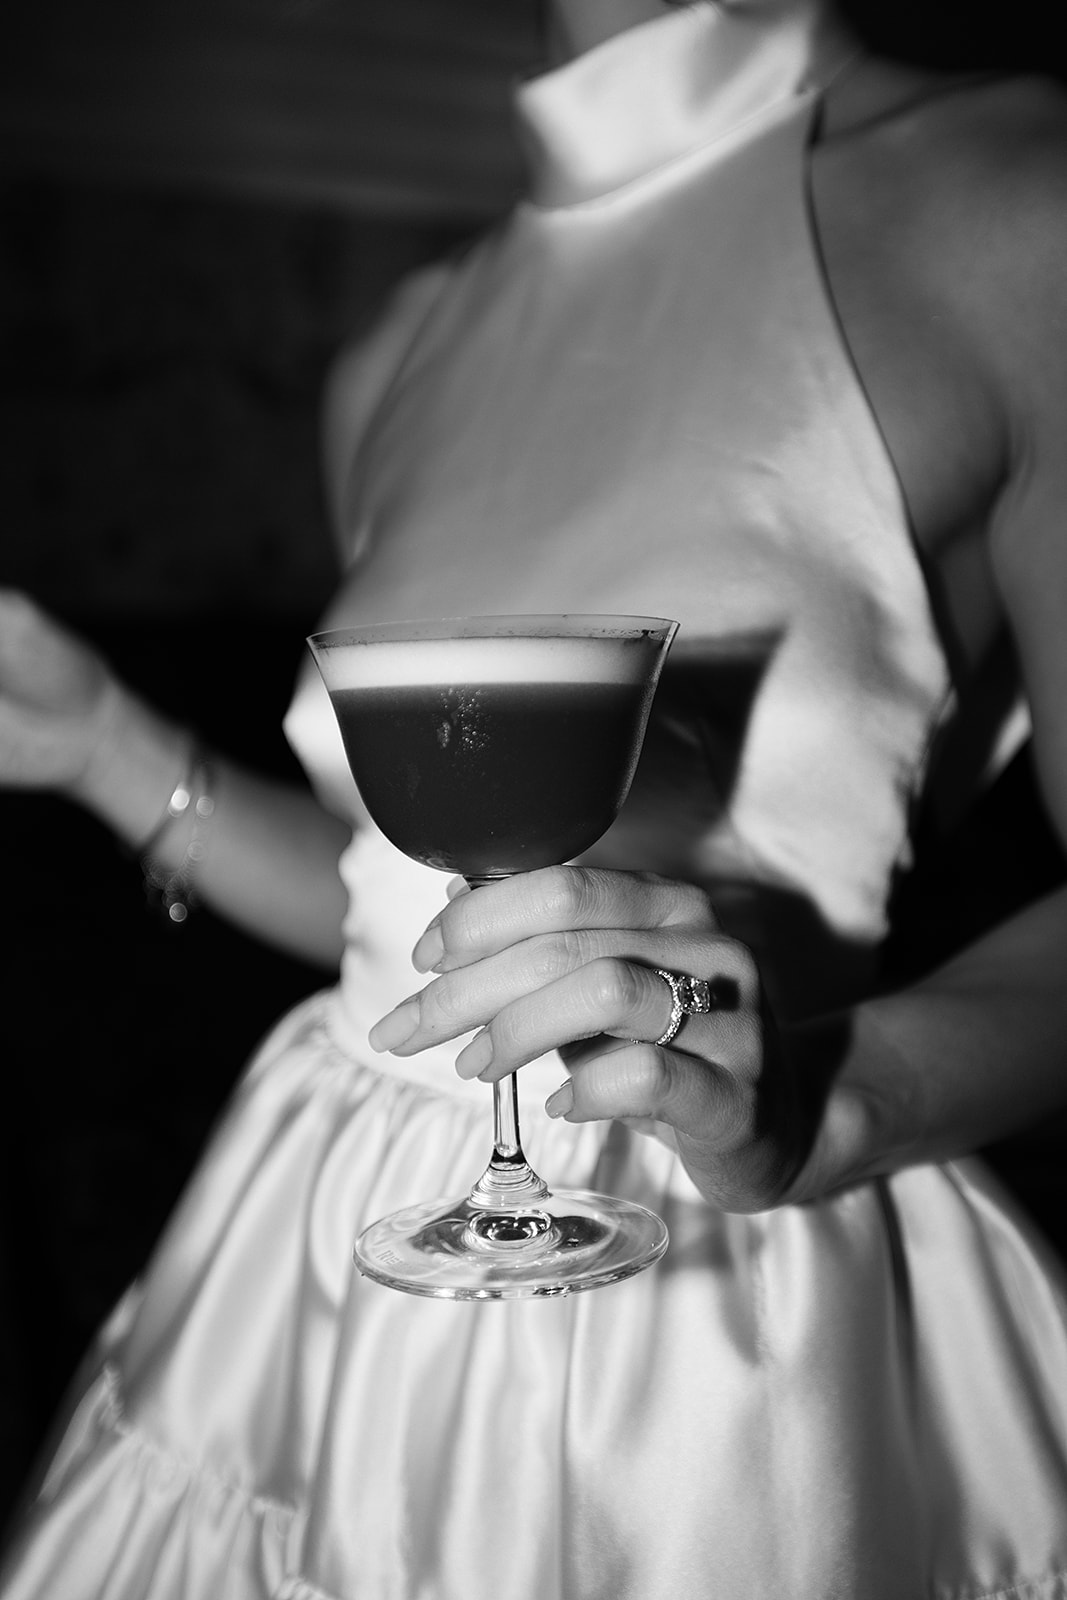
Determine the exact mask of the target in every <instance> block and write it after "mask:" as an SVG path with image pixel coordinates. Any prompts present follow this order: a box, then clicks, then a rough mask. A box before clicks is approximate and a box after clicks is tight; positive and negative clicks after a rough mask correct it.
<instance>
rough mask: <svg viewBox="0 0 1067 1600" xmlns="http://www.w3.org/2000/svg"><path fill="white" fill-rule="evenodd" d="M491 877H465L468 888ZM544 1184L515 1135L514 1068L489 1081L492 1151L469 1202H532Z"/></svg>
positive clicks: (544, 1188) (510, 1205)
mask: <svg viewBox="0 0 1067 1600" xmlns="http://www.w3.org/2000/svg"><path fill="white" fill-rule="evenodd" d="M495 881H496V880H495V879H493V878H468V879H467V882H468V883H469V884H470V886H471V888H472V889H477V888H479V887H480V886H481V885H482V884H484V883H493V882H495ZM547 1197H548V1185H547V1184H546V1183H545V1182H544V1180H543V1179H541V1178H539V1177H538V1176H537V1173H536V1172H535V1171H534V1169H533V1168H532V1167H531V1165H530V1163H529V1162H528V1161H527V1159H526V1157H525V1156H524V1155H523V1152H522V1143H521V1141H520V1139H519V1084H518V1078H517V1076H516V1074H515V1073H514V1072H509V1073H508V1075H507V1077H506V1078H499V1079H498V1080H497V1082H496V1083H494V1084H493V1154H492V1157H491V1159H490V1162H489V1165H488V1166H487V1167H486V1169H485V1171H484V1172H483V1173H482V1175H481V1177H480V1178H479V1179H478V1182H477V1183H476V1184H475V1185H474V1188H473V1189H472V1190H471V1192H470V1202H471V1204H472V1205H476V1206H485V1207H488V1208H498V1207H501V1206H502V1207H504V1208H506V1209H507V1210H514V1209H516V1208H517V1207H521V1206H529V1205H536V1204H537V1203H538V1201H540V1200H544V1199H547Z"/></svg>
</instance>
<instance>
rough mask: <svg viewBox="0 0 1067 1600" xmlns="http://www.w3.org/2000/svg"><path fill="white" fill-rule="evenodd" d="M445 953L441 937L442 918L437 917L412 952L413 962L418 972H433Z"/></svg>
mask: <svg viewBox="0 0 1067 1600" xmlns="http://www.w3.org/2000/svg"><path fill="white" fill-rule="evenodd" d="M444 953H445V941H444V939H443V938H442V937H441V919H440V917H435V918H434V919H433V921H432V922H431V923H430V925H429V927H428V928H427V929H426V932H425V933H424V934H423V936H422V938H421V939H420V940H419V942H418V944H417V945H416V946H415V948H414V950H413V951H412V952H411V964H412V966H413V967H414V968H415V970H416V972H432V971H433V969H434V967H436V965H437V963H438V962H439V961H440V959H441V957H442V956H443V955H444Z"/></svg>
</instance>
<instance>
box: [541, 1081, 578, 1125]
mask: <svg viewBox="0 0 1067 1600" xmlns="http://www.w3.org/2000/svg"><path fill="white" fill-rule="evenodd" d="M545 1110H546V1111H547V1112H548V1114H549V1116H550V1117H565V1116H566V1115H567V1112H568V1111H573V1110H574V1085H573V1083H572V1082H571V1081H570V1079H569V1078H568V1079H567V1081H566V1083H561V1084H560V1086H559V1088H558V1089H553V1091H552V1093H551V1094H550V1095H549V1097H548V1099H547V1100H546V1101H545Z"/></svg>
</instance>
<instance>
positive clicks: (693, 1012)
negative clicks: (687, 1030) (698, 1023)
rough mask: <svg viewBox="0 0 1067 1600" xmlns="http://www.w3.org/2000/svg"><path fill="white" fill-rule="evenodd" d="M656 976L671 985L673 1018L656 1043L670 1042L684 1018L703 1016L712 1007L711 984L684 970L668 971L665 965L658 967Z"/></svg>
mask: <svg viewBox="0 0 1067 1600" xmlns="http://www.w3.org/2000/svg"><path fill="white" fill-rule="evenodd" d="M656 977H657V978H662V979H663V981H664V983H667V984H669V985H670V990H671V1020H670V1021H669V1022H668V1024H667V1026H666V1027H665V1028H664V1030H663V1032H662V1033H661V1034H660V1036H659V1038H658V1039H656V1040H654V1043H655V1044H657V1045H662V1044H670V1042H671V1040H672V1039H673V1038H674V1036H675V1034H676V1033H677V1032H678V1029H679V1028H680V1027H681V1026H682V1022H683V1020H684V1018H686V1017H699V1016H703V1015H704V1014H705V1013H706V1012H708V1011H710V1010H711V1009H712V1006H711V986H710V985H709V983H708V981H707V979H706V978H690V977H687V976H686V974H685V973H684V972H668V971H667V970H666V968H665V967H657V968H656Z"/></svg>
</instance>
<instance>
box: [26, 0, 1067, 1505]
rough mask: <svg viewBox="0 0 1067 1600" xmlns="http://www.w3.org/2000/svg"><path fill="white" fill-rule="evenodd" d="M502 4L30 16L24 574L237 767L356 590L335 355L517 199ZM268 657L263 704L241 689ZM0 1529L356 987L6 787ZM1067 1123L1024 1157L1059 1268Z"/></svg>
mask: <svg viewBox="0 0 1067 1600" xmlns="http://www.w3.org/2000/svg"><path fill="white" fill-rule="evenodd" d="M533 23H534V7H533V5H532V4H524V3H520V0H508V3H507V4H506V5H501V4H500V0H389V5H388V7H385V6H371V5H369V4H360V3H358V0H345V3H341V0H210V3H208V0H199V3H198V0H180V3H179V0H136V3H135V0H96V3H94V4H92V5H89V6H86V5H85V4H84V0H34V4H33V5H32V6H24V7H22V8H21V10H20V12H19V14H18V15H17V16H16V17H15V18H13V19H7V21H6V22H5V30H6V32H7V38H8V42H7V45H6V46H5V53H4V55H3V58H2V61H0V422H2V429H3V449H2V450H0V491H2V503H3V507H4V523H3V528H4V534H3V542H2V546H0V549H2V556H0V583H4V584H9V585H16V586H18V587H22V588H25V589H27V590H28V591H29V592H31V593H32V594H34V595H35V596H36V597H37V598H38V599H39V600H40V601H42V602H43V603H44V604H45V605H46V606H48V607H49V608H50V609H52V610H53V611H55V612H56V613H57V614H58V615H59V616H61V617H63V618H65V619H66V620H67V621H68V622H69V623H71V624H72V625H73V626H74V627H76V628H78V629H79V630H81V631H82V632H84V633H85V634H87V635H88V636H89V637H90V638H91V639H93V640H95V641H96V642H97V643H98V644H99V645H100V646H101V647H102V648H103V649H104V650H105V651H106V652H107V653H108V654H109V655H110V656H111V658H112V659H113V660H114V661H115V662H116V664H117V665H118V667H119V669H120V670H121V671H122V672H123V673H124V675H125V676H126V677H127V679H128V680H129V681H130V682H131V683H133V684H135V685H136V686H137V687H138V688H140V689H141V690H142V691H143V692H144V693H145V695H146V696H147V697H148V698H150V699H152V700H153V701H155V702H156V703H158V704H159V705H160V706H162V707H164V708H165V709H167V710H169V711H170V712H171V713H173V714H174V715H175V716H177V717H179V718H181V719H183V720H184V721H186V722H187V723H188V724H189V725H190V726H191V727H194V728H196V729H198V730H200V732H201V733H202V734H203V735H204V737H205V738H206V739H207V740H208V741H209V742H212V743H216V744H218V745H219V746H221V747H223V748H225V749H226V750H227V751H229V752H231V753H233V754H235V755H237V756H239V757H243V758H244V759H246V760H248V761H250V762H251V763H253V764H256V765H259V766H262V767H264V768H266V769H268V770H271V771H274V772H277V773H287V772H289V773H292V774H293V775H294V776H296V775H297V774H296V768H295V764H294V763H293V760H292V757H291V755H290V753H289V751H288V749H287V748H286V746H285V744H284V741H283V740H282V737H281V733H280V728H279V722H280V718H281V715H282V713H283V711H284V709H285V706H286V704H287V701H288V696H289V690H290V684H291V680H292V676H293V672H294V668H295V665H296V662H297V659H298V657H299V654H300V652H301V650H302V648H303V644H302V641H303V637H304V635H305V634H306V633H307V632H308V631H309V629H310V628H311V627H312V626H313V625H314V623H315V621H316V619H317V616H318V612H319V609H320V607H321V605H322V603H323V602H324V600H325V599H326V597H327V596H328V595H329V593H330V591H331V589H332V586H333V581H334V566H333V554H332V551H331V547H330V540H329V536H328V533H327V530H326V526H325V518H324V512H323V506H322V501H321V495H320V488H319V479H318V457H317V421H318V406H319V396H320V391H321V386H322V380H323V376H324V373H325V371H326V367H327V365H328V362H329V360H330V358H331V356H332V354H333V353H334V352H335V351H336V349H337V347H338V346H339V345H340V344H341V343H342V342H343V341H344V340H345V339H346V338H348V337H350V336H351V335H352V333H353V332H355V331H357V330H358V329H359V328H361V327H362V326H363V325H364V324H365V322H366V321H367V319H368V318H369V317H370V316H371V315H372V314H373V312H374V310H375V308H376V307H377V306H378V305H379V304H380V302H381V300H382V298H383V296H384V295H385V294H386V293H387V292H388V290H389V288H390V287H391V286H392V285H393V284H394V283H395V282H396V280H397V279H398V278H399V277H400V276H401V275H402V274H403V273H404V272H405V271H407V270H408V269H409V268H411V267H413V266H415V265H417V264H418V263H420V262H422V261H424V260H426V259H428V258H430V257H432V256H435V255H437V254H439V253H440V252H441V251H442V250H447V249H450V248H452V247H453V246H454V245H455V244H456V243H457V242H459V241H462V240H463V239H465V238H467V237H468V236H469V235H470V233H471V232H472V231H473V230H474V229H476V228H477V227H479V226H480V225H482V224H483V223H484V222H485V221H486V220H487V219H489V218H491V217H493V216H494V215H496V214H497V213H498V212H499V211H500V210H501V209H502V208H503V207H504V206H505V205H506V203H507V201H508V199H509V198H510V196H511V194H512V193H513V191H514V188H515V185H516V183H517V172H518V160H517V153H516V151H515V149H514V146H513V143H512V136H511V131H510V126H509V124H508V121H507V115H506V103H507V94H508V88H509V85H510V83H511V81H512V80H513V79H514V77H515V76H516V75H518V74H520V73H522V72H524V71H526V70H528V69H529V67H530V66H531V65H533V63H534V61H535V59H536V51H535V47H534V32H533ZM250 639H253V640H254V641H255V658H256V682H255V685H254V692H251V693H250V692H249V685H248V682H247V680H246V669H245V666H244V663H245V662H246V661H247V658H248V642H249V640H250ZM918 837H919V845H920V849H919V864H918V868H917V871H916V873H915V874H914V876H913V878H912V880H911V881H910V882H909V883H908V884H907V885H904V886H903V887H902V891H901V896H900V904H899V912H900V919H899V920H900V929H901V931H900V933H899V934H898V936H897V937H896V938H895V939H894V941H893V943H892V945H891V947H890V950H889V952H888V957H887V958H888V961H889V964H890V969H891V970H892V972H893V973H894V975H907V974H908V973H910V972H912V971H914V970H916V969H917V968H921V967H922V966H925V965H928V964H930V963H932V962H933V961H935V960H936V959H937V958H938V957H939V956H940V955H941V954H943V953H944V952H945V951H946V950H948V949H950V948H952V947H953V946H954V945H956V944H958V943H959V942H960V941H961V940H962V939H963V938H965V937H967V936H968V935H969V934H970V933H971V932H972V931H974V930H975V929H976V928H978V927H980V926H982V925H984V924H985V923H986V922H988V921H989V920H991V919H992V918H993V917H995V916H996V915H998V914H1000V912H1002V911H1003V910H1004V909H1006V908H1008V907H1010V906H1011V905H1012V904H1015V903H1018V902H1019V901H1020V900H1021V899H1023V898H1025V897H1026V896H1027V895H1029V894H1030V893H1031V892H1033V891H1034V890H1036V889H1038V888H1040V887H1041V886H1043V885H1044V884H1046V883H1048V882H1050V881H1053V880H1054V879H1055V878H1056V877H1057V876H1059V875H1060V874H1061V873H1062V860H1061V855H1060V852H1059V851H1058V849H1057V848H1056V846H1055V845H1054V843H1053V841H1052V839H1051V837H1050V834H1049V831H1048V828H1047V825H1046V823H1045V821H1044V818H1043V816H1042V813H1041V810H1040V807H1039V805H1038V803H1037V801H1036V798H1035V794H1034V787H1033V782H1032V775H1031V773H1030V771H1029V766H1028V761H1027V758H1026V757H1025V755H1024V757H1023V758H1022V759H1021V760H1020V761H1019V762H1017V763H1016V764H1015V766H1014V767H1013V768H1012V769H1011V771H1010V772H1009V773H1008V775H1007V776H1006V778H1005V780H1004V781H1003V782H1002V783H1001V784H1000V785H998V787H997V789H996V790H995V791H994V793H993V794H992V795H991V796H990V797H989V799H988V800H987V801H986V802H985V803H984V804H983V806H982V807H981V808H980V809H979V811H978V812H977V813H975V814H974V815H972V816H971V817H969V818H967V819H965V820H964V823H963V825H962V826H961V828H960V829H959V831H958V834H957V836H956V839H955V841H954V844H953V848H952V850H951V851H950V852H949V853H948V854H945V853H943V852H942V851H941V850H940V849H938V850H937V852H936V860H937V865H936V869H935V867H934V864H933V858H934V852H933V850H932V848H931V847H932V846H933V845H934V844H935V843H939V841H936V840H935V839H934V837H933V828H932V822H929V821H927V820H923V819H920V823H919V833H918ZM0 841H2V842H0V850H2V852H3V876H2V883H3V891H2V893H3V903H2V912H3V925H4V927H5V929H6V937H5V940H4V949H5V955H4V957H3V963H2V966H0V974H2V979H0V981H2V1005H0V1045H2V1059H3V1064H4V1072H3V1080H2V1084H3V1087H2V1091H0V1095H2V1098H0V1107H2V1110H0V1295H2V1304H0V1516H2V1515H3V1513H4V1511H5V1509H6V1508H7V1507H8V1506H9V1505H10V1504H11V1502H12V1499H13V1497H14V1495H15V1494H16V1492H17V1489H18V1486H19V1485H20V1483H21V1482H22V1480H23V1478H24V1476H25V1473H26V1470H27V1467H28V1464H29V1462H30V1459H31V1457H32V1455H33V1452H34V1450H35V1449H36V1448H37V1445H38V1442H39V1440H40V1438H41V1435H42V1432H43V1430H44V1428H45V1426H46V1425H47V1423H48V1421H49V1420H50V1418H51V1416H52V1414H53V1412H54V1410H55V1407H56V1405H57V1403H58V1399H59V1396H60V1394H61V1392H62V1390H63V1388H64V1386H65V1384H66V1383H67V1381H68V1380H69V1377H70V1374H71V1372H72V1370H73V1367H74V1365H75V1363H76V1362H77V1360H78V1358H79V1356H80V1355H81V1353H82V1351H83V1350H84V1348H85V1346H86V1345H87V1343H88V1341H89V1339H90V1338H91V1336H92V1333H93V1331H94V1329H95V1327H96V1326H97V1324H98V1322H99V1321H100V1319H101V1318H102V1317H103V1316H104V1315H105V1314H106V1312H107V1311H108V1309H109V1308H110V1306H111V1304H112V1303H113V1301H114V1300H115V1298H116V1297H117V1295H118V1294H119V1293H120V1292H121V1291H122V1289H123V1288H124V1287H125V1285H126V1283H127V1282H128V1281H129V1279H130V1278H131V1277H132V1276H133V1275H134V1274H135V1273H136V1272H137V1271H138V1270H139V1268H140V1266H141V1265H142V1263H143V1261H144V1259H145V1256H146V1254H147V1252H148V1251H149V1249H150V1248H151V1246H152V1244H153V1241H154V1240H155V1238H156V1236H157V1234H158V1232H159V1229H160V1227H161V1226H162V1224H163V1222H164V1220H165V1218H166V1216H167V1214H168V1212H169V1210H170V1208H171V1206H172V1205H173V1203H174V1200H175V1198H176V1196H177V1193H178V1191H179V1189H180V1188H181V1186H182V1184H183V1182H184V1180H185V1178H186V1176H187V1174H188V1172H189V1170H190V1168H191V1166H192V1164H193V1162H194V1161H195V1159H196V1156H197V1154H198V1152H199V1150H200V1148H201V1147H202V1144H203V1141H204V1139H205V1137H206V1134H207V1132H208V1129H209V1128H210V1125H211V1122H212V1120H213V1118H214V1117H215V1115H216V1114H217V1111H218V1109H219V1107H220V1105H221V1103H222V1101H223V1100H224V1098H225V1096H226V1094H227V1092H228V1090H229V1088H230V1086H231V1085H232V1083H233V1081H234V1079H235V1077H236V1075H237V1074H238V1072H239V1071H240V1070H241V1067H242V1065H243V1063H244V1061H245V1059H246V1058H247V1056H248V1054H249V1052H250V1050H251V1049H252V1048H253V1047H254V1045H255V1043H256V1041H257V1040H258V1038H259V1037H260V1036H261V1035H262V1033H263V1031H264V1030H265V1029H266V1028H267V1027H268V1026H269V1025H270V1023H271V1022H272V1021H273V1020H274V1018H275V1017H276V1016H277V1015H278V1013H279V1012H280V1011H281V1010H282V1009H283V1008H284V1006H285V1005H286V1004H287V1003H288V1002H289V1001H291V1000H293V999H296V998H299V997H300V996H302V995H304V994H306V993H309V992H310V991H311V990H313V989H314V988H316V987H318V986H319V985H321V984H322V983H323V982H325V981H328V979H329V974H323V973H320V972H318V971H316V970H314V969H312V968H308V967H304V966H301V965H300V964H298V963H295V962H292V961H290V960H287V959H286V958H284V957H282V956H280V955H277V954H276V953H274V952H271V951H270V950H267V949H265V948H264V947H261V946H259V945H258V944H256V943H255V942H253V941H251V940H249V939H247V938H245V937H244V936H243V935H240V934H238V933H236V932H234V931H233V930H231V929H229V928H228V927H226V926H225V925H223V924H222V923H220V922H218V921H217V920H216V919H215V918H213V917H212V916H211V914H210V913H209V912H206V911H203V910H200V911H198V912H197V913H196V914H195V915H194V917H193V918H192V919H191V920H190V921H189V923H188V924H186V925H185V926H183V927H181V928H175V927H173V926H171V925H169V924H164V923H162V922H160V921H159V920H158V919H157V918H156V917H155V916H154V915H153V914H152V913H151V912H150V911H149V909H148V908H147V906H146V903H145V900H144V895H143V892H142V886H141V880H140V872H139V869H138V866H137V864H136V862H134V861H132V860H130V859H129V858H128V857H127V856H125V855H124V854H123V853H122V852H121V851H120V850H118V849H117V848H116V846H115V844H114V843H113V841H112V839H111V838H110V836H109V835H108V834H107V832H106V830H104V829H103V828H101V827H100V826H99V825H97V824H96V823H94V822H93V821H92V820H91V819H90V818H87V817H85V816H83V815H82V814H80V813H79V812H76V811H75V810H74V809H73V808H71V807H68V806H66V805H65V804H64V803H63V802H61V801H59V800H56V799H53V798H48V797H44V796H38V795H20V794H13V793H10V792H6V793H5V792H3V791H0ZM1061 1147H1062V1140H1061V1136H1060V1130H1059V1129H1058V1128H1054V1127H1048V1128H1045V1129H1042V1130H1038V1133H1037V1134H1035V1135H1034V1136H1033V1137H1032V1138H1030V1139H1029V1140H1028V1141H1026V1142H1025V1143H1023V1144H1018V1143H1016V1144H1014V1145H1013V1146H1012V1147H1010V1148H1008V1149H1006V1150H1004V1151H1001V1152H998V1153H997V1154H998V1160H999V1161H1000V1164H1001V1166H1002V1168H1003V1170H1004V1171H1005V1172H1006V1173H1007V1174H1008V1176H1009V1177H1010V1179H1011V1181H1012V1182H1013V1183H1014V1185H1015V1186H1016V1188H1017V1190H1018V1192H1019V1193H1020V1195H1021V1196H1022V1197H1023V1199H1024V1201H1025V1203H1026V1204H1028V1205H1030V1206H1031V1207H1032V1209H1033V1210H1034V1211H1035V1214H1036V1215H1038V1216H1039V1217H1040V1219H1041V1220H1042V1223H1043V1225H1044V1226H1045V1227H1046V1230H1047V1231H1048V1232H1049V1233H1050V1235H1051V1236H1053V1237H1054V1238H1055V1239H1056V1240H1057V1241H1058V1242H1059V1243H1060V1244H1061V1245H1065V1244H1067V1234H1065V1230H1064V1224H1063V1221H1062V1211H1063V1207H1062V1179H1061V1173H1062V1170H1063V1165H1062V1157H1061Z"/></svg>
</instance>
